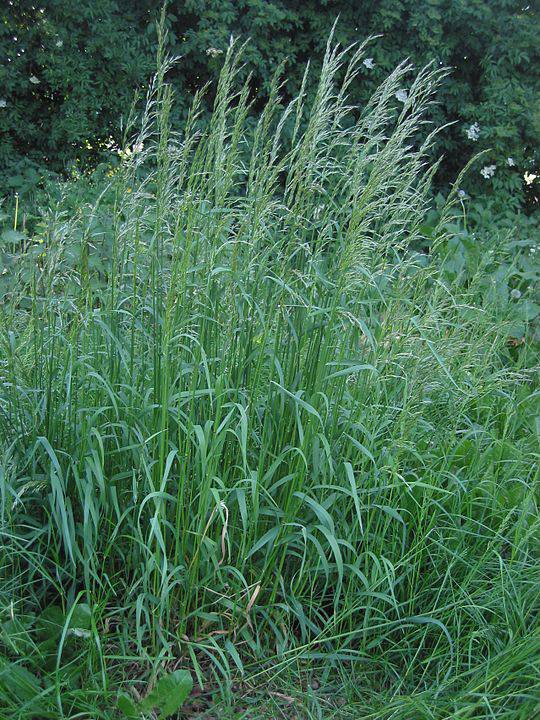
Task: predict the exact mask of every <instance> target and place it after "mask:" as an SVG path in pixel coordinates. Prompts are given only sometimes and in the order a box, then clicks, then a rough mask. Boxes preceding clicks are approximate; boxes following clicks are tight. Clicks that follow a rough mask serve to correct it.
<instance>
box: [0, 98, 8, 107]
mask: <svg viewBox="0 0 540 720" xmlns="http://www.w3.org/2000/svg"><path fill="white" fill-rule="evenodd" d="M6 105H7V102H6V101H5V100H3V99H2V100H0V108H5V107H6Z"/></svg>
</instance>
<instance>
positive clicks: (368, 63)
mask: <svg viewBox="0 0 540 720" xmlns="http://www.w3.org/2000/svg"><path fill="white" fill-rule="evenodd" d="M364 65H365V66H366V67H367V69H368V70H373V68H374V67H375V63H374V62H373V58H366V59H365V60H364Z"/></svg>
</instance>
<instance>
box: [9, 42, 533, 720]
mask: <svg viewBox="0 0 540 720" xmlns="http://www.w3.org/2000/svg"><path fill="white" fill-rule="evenodd" d="M363 53H364V46H360V47H356V48H350V49H348V50H341V49H340V48H339V47H337V46H335V45H334V44H333V41H332V40H330V42H329V44H328V48H327V52H326V57H325V60H324V65H323V68H322V71H321V76H320V81H319V85H318V89H317V91H316V94H315V95H314V97H311V98H308V97H307V96H306V94H305V92H304V91H302V92H301V93H300V95H299V96H298V97H297V98H296V99H294V100H293V101H292V102H291V103H289V104H286V105H284V104H282V102H281V100H280V83H281V80H280V78H281V76H282V70H283V69H282V68H278V71H277V72H276V76H275V79H274V82H273V85H272V90H271V93H270V99H269V101H268V103H267V105H266V107H265V109H264V110H263V112H262V114H261V115H260V118H259V120H258V122H257V124H256V126H255V127H253V126H252V124H251V123H250V121H249V120H248V117H249V112H248V111H249V105H250V101H251V94H250V93H251V91H250V86H249V81H248V82H247V83H246V84H243V85H242V84H239V83H238V74H239V70H240V62H241V56H242V48H238V47H236V46H231V48H230V50H229V53H228V54H227V57H226V59H225V62H224V67H223V71H222V73H221V76H220V79H219V83H218V87H217V90H216V98H215V106H214V112H213V115H212V117H211V120H210V122H209V123H208V124H204V123H203V122H202V121H201V119H200V117H199V108H200V104H199V103H200V97H201V96H200V95H199V96H198V97H196V98H195V101H194V104H193V108H192V111H191V114H190V117H189V118H188V120H187V122H186V126H185V130H184V132H183V133H182V134H181V135H178V136H177V135H176V134H174V133H173V132H172V131H171V129H170V124H169V118H170V113H171V112H172V111H173V99H172V95H171V91H170V89H169V86H168V85H167V83H166V81H165V76H166V72H167V71H168V69H169V67H170V64H171V62H170V61H169V60H168V59H167V58H164V57H163V56H162V53H161V55H160V59H159V68H158V73H157V76H156V79H155V81H154V83H153V85H152V86H151V89H150V91H149V96H148V103H147V108H146V112H145V114H144V117H143V119H142V124H141V129H140V131H139V134H138V136H137V137H136V138H135V140H133V139H132V140H131V143H130V152H129V153H126V155H125V160H124V162H123V164H122V167H121V169H120V171H119V172H118V173H116V175H115V176H114V177H113V178H112V179H111V182H110V184H109V185H108V186H107V187H106V188H105V189H104V190H103V193H102V195H101V196H100V197H99V198H98V199H97V201H96V202H95V203H94V204H92V205H89V206H84V207H81V208H80V212H79V213H78V214H71V215H69V216H67V215H66V214H65V213H63V212H62V211H55V212H53V211H51V212H50V213H49V215H48V216H47V217H46V218H45V221H44V226H43V227H44V231H43V240H44V242H43V244H42V245H40V246H39V248H38V249H37V250H36V255H35V260H34V269H33V272H32V274H31V276H30V277H29V278H28V279H27V281H26V282H25V281H24V280H21V281H20V283H19V284H18V286H16V287H15V288H14V289H13V290H12V291H11V293H10V294H9V295H7V296H6V298H5V301H4V303H3V304H2V306H1V308H0V332H1V348H2V350H1V365H0V377H1V384H0V437H1V452H2V455H1V462H0V493H1V494H0V512H1V516H0V523H1V528H0V529H1V533H2V553H1V563H2V569H3V571H2V572H3V583H2V586H1V589H0V603H1V606H0V613H2V615H1V618H0V619H1V621H2V625H1V635H0V663H1V665H0V715H2V717H6V718H7V717H9V718H20V719H23V718H58V717H65V718H68V717H69V718H72V717H77V718H112V717H116V703H117V700H116V698H117V689H118V687H119V686H120V685H122V686H123V687H124V689H125V690H126V691H127V692H128V693H131V694H132V695H133V697H140V696H143V697H144V696H145V695H146V693H147V692H148V687H149V686H148V685H147V683H150V687H151V686H153V685H154V684H155V682H156V679H157V678H159V677H161V676H162V675H163V673H165V672H166V671H170V670H173V669H179V668H183V669H187V670H189V671H190V673H191V675H192V677H193V680H194V683H195V691H194V693H193V694H192V696H191V699H190V700H188V704H187V705H186V708H187V710H186V712H187V713H188V714H189V716H193V717H195V716H201V717H213V716H214V714H215V713H216V712H217V710H216V708H219V713H220V715H222V716H223V717H231V718H232V717H235V718H240V717H242V718H250V717H251V718H260V717H265V716H268V717H278V716H284V717H298V718H300V717H313V718H316V717H319V718H360V717H362V718H364V717H365V718H373V719H379V720H382V719H383V718H388V719H390V718H392V720H394V719H396V720H397V719H402V720H411V719H412V718H414V719H415V720H421V719H423V718H425V719H426V720H427V719H428V718H429V719H432V718H437V719H439V718H440V719H442V718H505V719H507V720H510V719H512V720H515V719H516V718H522V719H523V720H525V719H527V720H528V719H529V718H532V717H533V715H534V712H535V708H536V709H537V707H538V702H539V698H540V695H539V684H538V677H539V675H538V672H539V669H540V634H539V632H538V609H539V596H540V593H539V588H540V585H539V581H540V578H539V564H538V527H539V522H538V508H537V499H538V495H537V492H538V484H537V482H538V477H537V472H538V471H537V464H536V463H537V460H538V445H537V440H538V423H537V421H536V424H535V413H537V412H538V385H537V368H536V367H535V366H534V364H535V361H536V358H535V352H534V346H533V345H532V344H531V342H529V340H530V338H526V342H525V343H524V345H519V346H518V347H517V348H510V347H509V345H508V318H507V315H506V314H505V309H504V307H503V306H500V305H498V304H497V303H496V302H495V301H494V300H493V298H492V296H491V295H490V294H489V293H488V292H487V291H486V289H485V284H483V277H484V276H483V273H482V267H481V266H482V263H480V269H479V270H478V272H477V273H476V275H475V276H474V277H473V278H472V279H468V280H467V282H464V283H460V282H458V281H456V282H452V283H449V282H447V281H446V280H445V277H444V276H443V274H442V272H441V267H442V266H443V264H444V259H445V248H446V247H447V244H446V243H447V240H448V238H447V235H446V233H445V227H446V225H445V223H448V221H449V220H450V219H451V218H452V217H453V216H454V215H455V214H456V213H458V211H459V207H458V208H457V209H456V208H455V205H454V199H453V198H454V194H452V195H451V196H450V198H449V200H448V203H447V206H446V208H445V209H444V210H443V212H442V216H441V219H440V223H439V225H437V227H435V228H432V230H431V235H430V239H429V243H427V242H426V238H425V235H424V234H423V223H424V220H425V216H426V212H427V210H428V208H429V204H430V195H429V190H430V180H431V177H432V175H433V173H434V171H435V169H436V166H432V165H430V164H429V162H428V157H429V151H430V148H431V146H432V141H433V138H434V135H435V133H436V132H438V130H433V128H432V127H431V126H430V125H429V123H428V122H427V119H426V118H427V114H428V113H429V110H430V106H431V104H432V103H433V102H434V98H435V93H436V90H437V87H438V84H439V82H440V81H441V79H442V78H443V77H444V72H441V71H438V70H435V69H433V68H432V67H427V68H424V69H423V70H421V71H420V72H419V73H418V74H416V76H415V77H414V79H413V80H412V82H411V81H410V80H409V78H410V77H411V73H412V68H411V67H410V66H409V65H408V64H406V63H403V64H402V65H400V66H399V67H398V68H396V70H395V71H394V72H393V73H392V74H391V75H390V76H389V77H388V78H387V80H386V81H385V82H384V83H383V84H382V85H381V87H380V88H379V89H378V90H377V92H376V93H375V95H374V96H373V98H372V99H371V101H370V103H369V104H368V105H367V106H366V107H365V108H361V109H359V108H357V107H355V105H354V99H351V98H349V96H348V87H349V85H350V83H351V81H352V79H353V78H354V77H355V76H356V74H357V73H358V71H359V67H360V66H361V63H362V59H363ZM404 87H407V88H408V95H407V99H406V100H405V102H403V103H402V102H399V101H398V100H397V99H396V93H397V92H398V91H399V90H402V89H403V88H404ZM201 92H205V90H203V91H201ZM400 97H403V96H402V94H401V93H400ZM456 188H457V185H456ZM427 250H429V252H428V251H427ZM495 250H497V248H495ZM73 257H76V259H77V270H76V271H75V272H73V271H70V272H66V271H65V267H66V262H67V260H68V259H70V258H73ZM103 257H106V258H107V260H106V262H103V261H102V258H103ZM489 261H490V262H492V261H493V258H492V257H490V258H489ZM485 262H488V258H487V257H486V260H485ZM240 698H242V699H241V700H240ZM240 705H241V706H242V707H240ZM235 708H236V709H235ZM205 713H206V714H205ZM264 713H267V715H265V714H264Z"/></svg>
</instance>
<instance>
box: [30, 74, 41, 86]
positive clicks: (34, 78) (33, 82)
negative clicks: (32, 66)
mask: <svg viewBox="0 0 540 720" xmlns="http://www.w3.org/2000/svg"><path fill="white" fill-rule="evenodd" d="M30 82H31V83H32V85H39V83H40V82H41V81H40V80H39V79H38V78H37V77H36V76H35V75H30Z"/></svg>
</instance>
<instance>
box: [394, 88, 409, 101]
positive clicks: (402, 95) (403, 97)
mask: <svg viewBox="0 0 540 720" xmlns="http://www.w3.org/2000/svg"><path fill="white" fill-rule="evenodd" d="M408 97H409V95H408V93H407V91H406V90H398V91H397V93H396V98H397V99H398V100H399V102H402V103H404V102H407V98H408Z"/></svg>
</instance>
